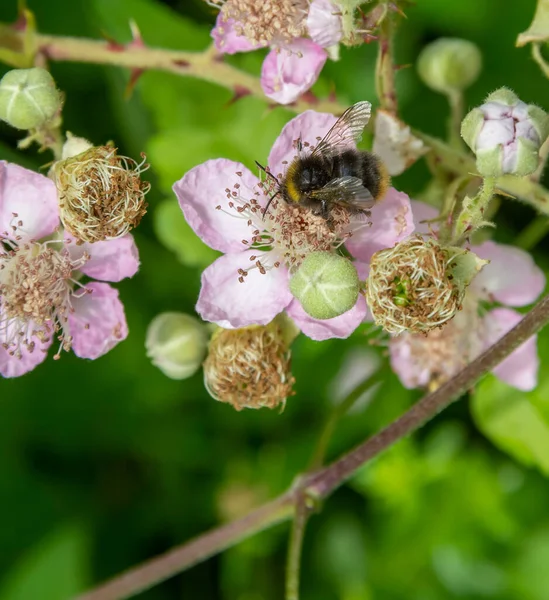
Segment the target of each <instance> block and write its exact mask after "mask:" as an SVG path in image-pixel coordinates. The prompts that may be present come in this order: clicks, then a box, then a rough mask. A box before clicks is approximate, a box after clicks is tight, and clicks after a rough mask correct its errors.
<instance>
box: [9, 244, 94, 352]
mask: <svg viewBox="0 0 549 600" xmlns="http://www.w3.org/2000/svg"><path fill="white" fill-rule="evenodd" d="M2 241H3V244H2V246H0V248H2V249H1V250H0V297H1V298H2V311H1V313H0V343H1V344H2V346H3V347H4V348H5V349H6V350H7V351H8V352H10V354H12V355H14V356H19V357H20V356H21V348H22V347H23V346H24V347H25V348H26V349H27V351H30V352H32V351H33V350H34V346H35V342H34V341H32V339H33V337H34V338H38V339H39V340H40V341H42V342H46V341H48V340H49V339H50V336H51V335H52V334H55V333H56V332H60V335H59V340H60V342H61V348H62V349H64V350H68V349H69V348H70V346H71V343H72V339H71V337H70V335H69V333H68V327H67V323H68V317H69V314H70V313H71V311H72V307H71V298H72V294H73V288H74V285H75V284H76V282H75V281H74V280H73V271H74V270H75V269H78V268H79V267H80V266H82V265H83V264H84V263H85V262H86V261H87V260H88V258H89V257H88V256H87V255H84V256H83V257H82V258H81V259H78V260H77V261H73V260H71V258H70V256H69V254H68V252H66V251H62V252H59V251H57V250H56V249H55V248H54V247H53V245H52V244H54V243H55V242H51V243H49V242H45V243H42V244H40V243H36V242H25V243H22V244H21V245H18V244H17V243H16V242H13V241H11V240H8V239H4V240H2ZM84 292H85V290H84Z"/></svg>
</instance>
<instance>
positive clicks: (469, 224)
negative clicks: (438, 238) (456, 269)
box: [450, 177, 496, 246]
mask: <svg viewBox="0 0 549 600" xmlns="http://www.w3.org/2000/svg"><path fill="white" fill-rule="evenodd" d="M495 191H496V178H495V177H485V178H484V181H483V183H482V188H481V189H480V190H479V192H478V194H477V195H476V196H475V197H474V198H471V199H469V198H465V199H464V201H463V205H462V207H461V212H460V213H459V215H457V217H456V219H455V223H454V228H453V230H454V231H453V237H452V239H451V241H450V243H451V245H452V246H460V245H461V244H462V243H463V241H464V239H465V238H466V237H470V236H471V235H472V234H473V233H474V232H475V231H476V230H477V229H479V228H480V227H482V226H483V225H486V220H485V215H486V211H487V210H488V206H489V204H490V201H491V200H492V198H493V196H494V192H495Z"/></svg>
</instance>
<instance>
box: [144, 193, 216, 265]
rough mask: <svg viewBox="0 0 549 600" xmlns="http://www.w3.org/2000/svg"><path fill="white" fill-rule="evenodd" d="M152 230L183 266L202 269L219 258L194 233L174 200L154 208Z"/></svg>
mask: <svg viewBox="0 0 549 600" xmlns="http://www.w3.org/2000/svg"><path fill="white" fill-rule="evenodd" d="M154 229H155V232H156V235H157V237H158V239H159V240H160V241H161V242H162V243H163V244H164V246H166V248H168V249H169V250H171V251H172V252H174V253H175V254H176V255H177V258H178V259H179V260H180V261H181V262H182V263H183V264H184V265H187V266H189V267H201V268H204V267H207V266H208V265H209V264H211V263H212V262H213V261H214V260H215V259H216V258H217V257H218V256H220V254H219V252H216V251H215V250H212V248H210V247H209V246H206V244H205V243H204V242H203V241H202V240H201V239H200V238H199V237H198V236H197V235H196V234H195V233H194V231H193V230H192V229H191V226H190V225H189V224H188V223H187V221H185V217H184V216H183V213H182V212H181V208H180V207H179V204H178V203H177V200H175V199H173V200H172V199H170V200H164V201H163V202H161V203H160V204H159V205H158V206H157V207H156V209H155V211H154Z"/></svg>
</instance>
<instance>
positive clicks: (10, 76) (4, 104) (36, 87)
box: [0, 68, 62, 129]
mask: <svg viewBox="0 0 549 600" xmlns="http://www.w3.org/2000/svg"><path fill="white" fill-rule="evenodd" d="M61 104H62V102H61V94H60V93H59V91H58V90H57V88H56V87H55V81H54V80H53V77H52V76H51V75H50V74H49V73H48V71H46V70H45V69H39V68H34V69H13V70H12V71H8V72H7V73H6V74H5V75H4V77H3V78H2V80H1V81H0V119H2V120H3V121H5V122H6V123H8V124H9V125H11V126H12V127H16V128H17V129H36V128H38V127H41V126H42V125H44V124H45V123H47V122H48V121H50V120H51V119H52V118H53V117H54V116H55V115H56V113H57V112H58V111H59V109H60V108H61Z"/></svg>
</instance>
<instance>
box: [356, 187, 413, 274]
mask: <svg viewBox="0 0 549 600" xmlns="http://www.w3.org/2000/svg"><path fill="white" fill-rule="evenodd" d="M371 212H372V216H371V217H370V221H371V222H372V225H371V227H361V228H359V229H358V230H356V231H355V232H354V233H353V236H352V237H351V238H350V239H349V241H348V242H347V244H346V245H347V248H348V250H349V252H350V253H351V254H352V255H353V256H354V257H355V258H357V259H359V260H362V261H367V262H369V261H370V259H371V258H372V255H373V254H374V252H377V251H378V250H382V249H383V248H391V247H392V246H394V245H395V244H396V243H397V242H400V241H402V240H403V239H404V238H406V237H408V236H409V235H410V234H411V233H412V232H413V231H414V219H413V215H412V207H411V205H410V199H409V198H408V196H407V195H406V194H404V193H403V192H397V190H395V188H389V191H388V192H387V195H386V196H385V198H384V199H383V200H381V202H379V203H378V204H376V205H375V206H374V207H373V208H372V209H371Z"/></svg>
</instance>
